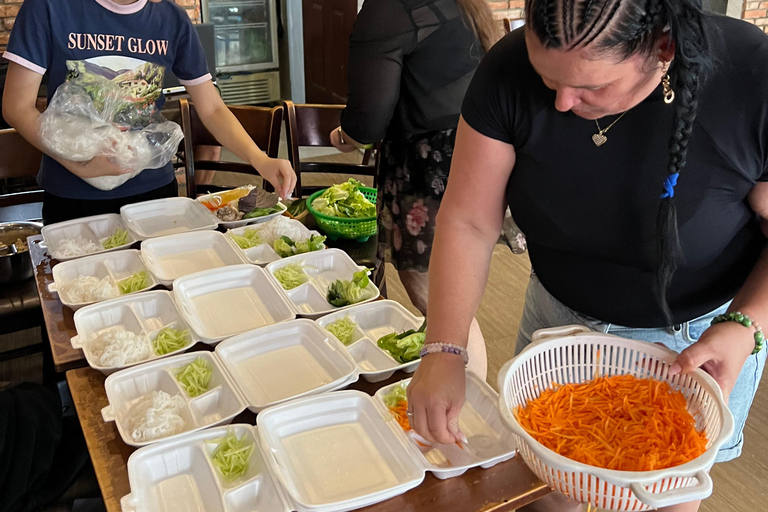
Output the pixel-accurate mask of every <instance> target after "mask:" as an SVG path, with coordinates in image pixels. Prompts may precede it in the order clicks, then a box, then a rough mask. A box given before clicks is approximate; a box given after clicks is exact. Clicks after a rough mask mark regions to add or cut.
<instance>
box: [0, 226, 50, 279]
mask: <svg viewBox="0 0 768 512" xmlns="http://www.w3.org/2000/svg"><path fill="white" fill-rule="evenodd" d="M42 227H43V225H42V224H41V223H39V222H2V223H0V284H6V283H16V282H19V281H24V280H25V279H29V278H31V277H32V273H33V272H32V260H31V259H30V257H29V251H28V249H27V247H26V245H27V237H28V236H32V235H39V234H40V229H41V228H42ZM19 239H20V240H21V241H22V243H21V244H18V243H17V241H18V240H19Z"/></svg>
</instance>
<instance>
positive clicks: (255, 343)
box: [216, 319, 358, 412]
mask: <svg viewBox="0 0 768 512" xmlns="http://www.w3.org/2000/svg"><path fill="white" fill-rule="evenodd" d="M216 355H217V356H218V358H219V359H220V360H221V362H222V365H223V366H224V368H225V369H226V371H227V372H228V373H229V374H230V375H231V376H232V380H233V381H234V382H235V384H236V386H237V388H238V389H239V390H240V392H241V393H242V395H243V397H244V398H245V401H246V403H247V404H248V408H249V409H250V410H251V411H253V412H259V411H261V410H263V409H265V408H266V407H270V406H272V405H276V404H279V403H282V402H284V401H286V400H289V399H294V398H298V397H302V396H306V395H310V394H317V393H322V392H325V391H333V390H336V389H340V388H343V387H346V386H347V385H349V384H351V383H352V382H355V381H356V380H357V378H358V371H357V365H356V363H355V361H354V359H352V356H350V355H349V353H348V352H347V351H346V349H345V348H344V345H342V344H341V342H339V340H337V339H336V338H334V337H333V336H332V335H330V334H328V333H327V332H325V331H323V330H322V329H321V328H320V327H319V326H318V325H317V324H315V323H314V322H312V321H311V320H306V319H299V320H293V321H290V322H285V323H282V324H277V325H273V326H270V327H264V328H262V329H257V330H254V331H250V332H246V333H244V334H241V335H239V336H235V337H233V338H229V339H228V340H225V341H223V342H222V343H220V344H219V345H218V346H217V347H216Z"/></svg>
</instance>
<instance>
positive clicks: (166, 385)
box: [101, 352, 245, 446]
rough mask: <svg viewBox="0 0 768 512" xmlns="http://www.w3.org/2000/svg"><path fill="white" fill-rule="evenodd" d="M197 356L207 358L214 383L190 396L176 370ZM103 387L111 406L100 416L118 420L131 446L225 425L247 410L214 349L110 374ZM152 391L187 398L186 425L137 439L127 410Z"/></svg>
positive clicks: (119, 426) (123, 435)
mask: <svg viewBox="0 0 768 512" xmlns="http://www.w3.org/2000/svg"><path fill="white" fill-rule="evenodd" d="M197 358H203V359H205V360H206V361H208V364H209V366H210V368H211V373H212V375H211V382H210V385H209V390H208V391H207V392H206V393H203V394H202V395H200V396H197V397H195V398H190V397H189V395H187V393H186V391H185V390H184V388H182V387H181V386H180V385H179V382H178V381H177V380H176V377H175V372H176V371H177V370H179V369H181V368H182V367H183V366H186V365H188V364H189V363H191V362H193V361H195V360H196V359H197ZM104 388H105V390H106V392H107V399H108V400H109V404H110V405H108V406H107V407H105V408H103V409H102V410H101V415H102V417H103V418H104V420H105V421H114V422H115V424H116V426H117V430H118V432H120V437H122V438H123V441H124V442H125V443H126V444H129V445H131V446H145V445H148V444H152V443H156V442H158V441H168V440H171V439H174V438H177V437H179V436H182V435H184V434H185V433H188V432H194V431H197V430H201V429H203V428H206V427H211V426H215V425H222V424H226V423H229V422H231V421H232V419H233V418H234V417H235V416H237V415H238V414H240V413H241V412H242V411H243V410H244V409H245V403H244V402H243V399H242V398H241V396H240V394H239V393H238V392H237V391H236V389H235V386H234V384H233V383H232V380H231V379H230V377H229V375H228V374H227V372H226V371H224V370H223V368H222V367H221V364H220V363H219V361H218V358H217V357H216V356H215V354H213V353H211V352H192V353H189V354H180V355H177V356H174V357H168V358H164V359H160V360H158V361H153V362H151V363H145V364H141V365H139V366H134V367H133V368H128V369H127V370H121V371H119V372H117V373H113V374H112V375H110V376H109V377H107V380H106V381H105V382H104ZM153 391H164V392H166V393H168V394H169V395H171V396H173V395H177V394H178V395H180V396H181V397H182V398H184V400H185V401H186V408H185V409H184V410H183V411H182V417H184V420H185V424H186V425H185V427H186V428H185V429H184V430H183V431H182V432H180V433H178V434H175V435H172V436H168V437H162V438H158V439H153V440H151V441H138V442H137V441H134V440H133V438H132V436H131V433H130V425H129V418H128V412H129V410H130V408H131V406H132V405H133V404H135V403H136V402H137V401H138V400H139V399H140V398H141V397H143V396H144V395H146V394H147V393H151V392H153Z"/></svg>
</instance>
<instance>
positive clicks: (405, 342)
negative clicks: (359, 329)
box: [376, 320, 427, 363]
mask: <svg viewBox="0 0 768 512" xmlns="http://www.w3.org/2000/svg"><path fill="white" fill-rule="evenodd" d="M426 328H427V321H426V320H425V321H424V323H423V324H421V327H420V328H419V330H418V331H415V330H413V329H410V330H407V331H405V332H403V333H400V334H398V333H396V332H393V333H390V334H387V335H386V336H382V337H381V338H379V340H378V341H377V342H376V344H377V345H378V346H379V348H382V349H384V350H386V351H387V352H389V354H390V355H391V356H392V357H393V358H394V360H395V361H397V362H398V363H410V362H411V361H415V360H416V359H418V358H419V353H420V352H421V349H422V347H424V339H425V338H426V334H425V333H424V331H425V330H426Z"/></svg>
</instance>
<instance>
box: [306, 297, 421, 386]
mask: <svg viewBox="0 0 768 512" xmlns="http://www.w3.org/2000/svg"><path fill="white" fill-rule="evenodd" d="M346 316H349V318H350V319H351V320H352V321H353V322H355V323H356V324H357V327H355V331H354V333H353V334H352V341H351V342H350V344H349V345H347V350H349V353H350V354H352V357H353V358H354V359H355V362H356V363H357V366H358V369H359V371H360V375H362V376H363V378H364V379H365V380H367V381H368V382H379V381H382V380H386V379H388V378H390V377H391V376H392V375H393V374H394V373H395V372H396V371H398V370H400V371H403V372H406V373H412V372H413V371H415V370H416V367H417V366H418V365H419V362H421V359H417V360H415V361H411V362H409V363H399V362H397V361H396V360H395V359H394V358H393V357H392V356H391V355H390V354H389V352H387V351H386V350H384V349H381V348H379V346H378V345H377V344H376V342H377V341H378V340H379V338H381V337H382V336H386V335H387V334H390V333H392V332H398V333H401V332H405V331H408V330H410V329H414V330H418V329H419V328H420V327H421V325H422V323H423V322H424V317H420V316H416V315H414V314H412V313H411V312H410V311H408V310H407V309H405V307H403V306H402V305H401V304H399V303H397V302H395V301H393V300H376V301H373V302H369V303H367V304H361V305H359V306H358V305H355V306H352V307H350V308H348V309H344V310H342V311H337V312H336V313H331V314H330V315H326V316H324V317H322V318H319V319H317V320H316V322H317V324H318V325H319V326H320V327H322V328H323V329H325V328H326V327H328V326H329V325H331V324H332V323H334V322H336V321H337V320H341V319H342V318H344V317H346ZM328 334H329V335H330V336H333V334H331V333H330V332H329V333H328Z"/></svg>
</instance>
